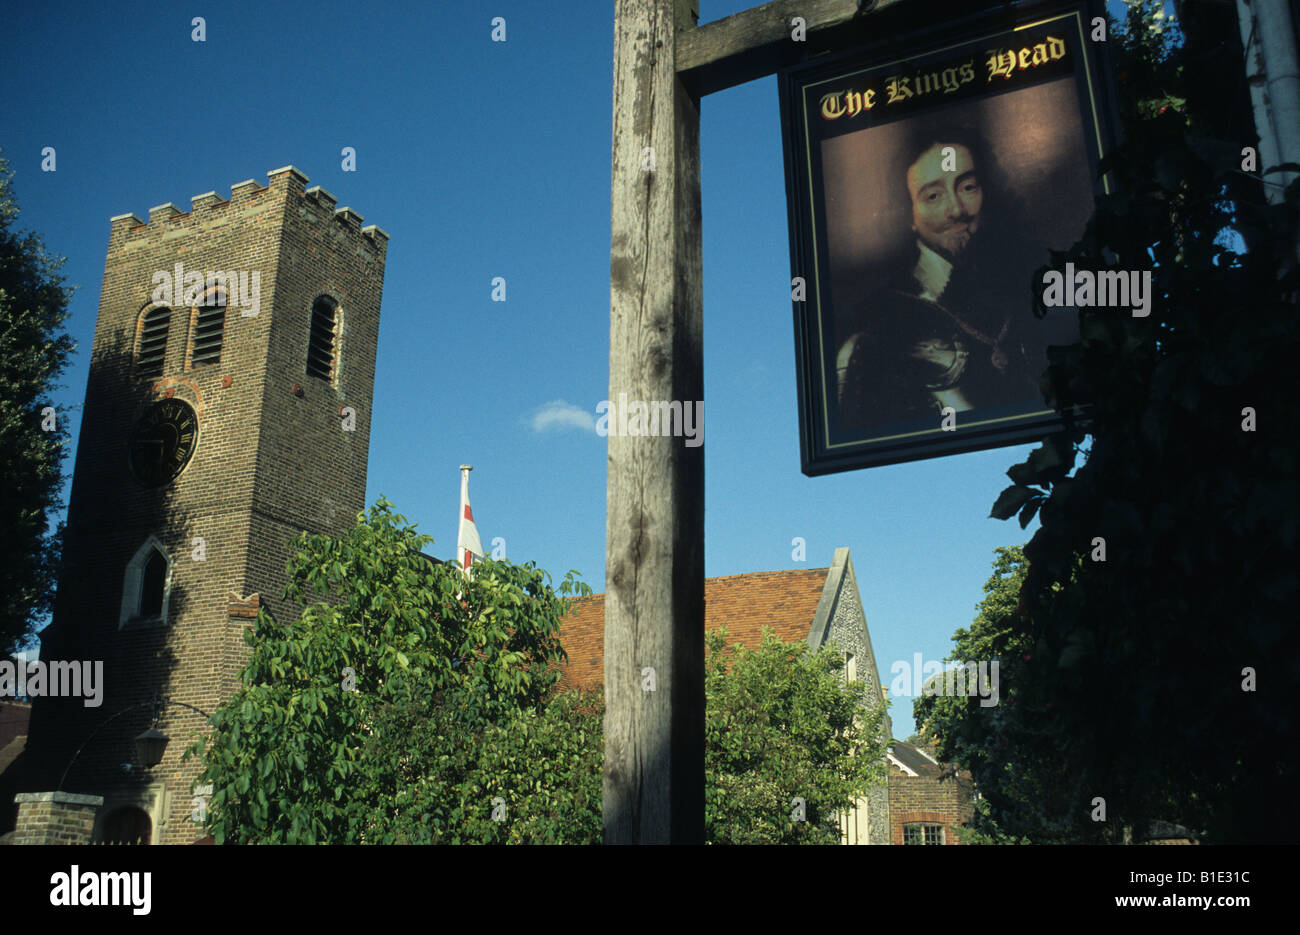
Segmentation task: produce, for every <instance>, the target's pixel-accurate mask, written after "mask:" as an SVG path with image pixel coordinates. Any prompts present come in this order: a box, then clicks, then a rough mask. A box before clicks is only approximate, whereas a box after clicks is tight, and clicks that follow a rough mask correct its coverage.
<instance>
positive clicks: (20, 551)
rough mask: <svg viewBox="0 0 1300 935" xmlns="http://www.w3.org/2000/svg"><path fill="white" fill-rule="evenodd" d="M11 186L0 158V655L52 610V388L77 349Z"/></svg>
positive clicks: (55, 533)
mask: <svg viewBox="0 0 1300 935" xmlns="http://www.w3.org/2000/svg"><path fill="white" fill-rule="evenodd" d="M12 182H13V171H12V170H11V169H10V168H9V163H8V162H7V161H6V160H5V159H4V158H3V157H0V458H3V459H4V471H3V476H4V481H3V484H4V489H3V491H2V492H0V529H3V530H4V536H3V537H2V541H0V656H2V655H8V654H9V653H10V652H12V651H14V650H15V649H18V648H20V647H21V646H23V645H24V644H26V643H27V642H28V641H29V640H30V639H31V637H32V636H33V635H34V634H35V627H36V625H37V623H38V621H39V620H40V618H41V617H42V616H44V615H46V614H48V613H49V612H50V610H51V609H52V608H53V602H54V589H55V584H56V580H57V570H58V562H59V554H60V551H61V549H60V544H61V542H62V534H63V526H62V524H61V523H60V524H58V526H57V528H54V529H51V526H52V525H53V520H54V516H55V514H56V513H57V511H58V510H59V508H60V507H61V505H62V504H61V502H60V499H59V496H60V493H61V491H62V489H63V455H64V451H65V448H66V446H67V443H68V437H69V436H68V428H67V419H68V417H67V413H65V412H57V411H55V407H54V403H53V400H52V398H51V392H52V391H53V390H54V389H55V388H56V386H57V384H56V383H55V382H54V381H55V380H56V379H57V378H58V377H59V375H60V374H62V373H63V370H64V368H65V367H66V366H67V363H68V358H69V356H70V355H71V354H72V351H73V350H74V349H75V346H74V345H73V343H72V339H71V338H70V337H69V336H68V335H67V334H66V333H64V332H63V330H62V329H63V324H64V322H65V320H66V319H67V317H68V301H69V299H70V298H71V296H72V289H70V288H66V287H64V285H63V277H62V276H61V275H59V273H58V270H59V268H60V267H61V266H62V265H63V259H62V258H61V257H52V256H50V255H49V254H47V253H46V252H45V245H44V242H43V241H42V239H41V237H40V236H39V235H37V234H35V233H32V232H31V231H25V232H19V231H17V230H15V229H14V224H15V222H16V221H17V219H18V213H19V212H18V203H17V201H16V200H15V198H14V194H13V186H12ZM47 407H49V408H48V409H47Z"/></svg>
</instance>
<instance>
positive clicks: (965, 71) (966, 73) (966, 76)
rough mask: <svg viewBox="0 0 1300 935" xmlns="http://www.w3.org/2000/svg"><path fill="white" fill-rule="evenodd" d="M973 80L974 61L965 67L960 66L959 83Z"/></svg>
mask: <svg viewBox="0 0 1300 935" xmlns="http://www.w3.org/2000/svg"><path fill="white" fill-rule="evenodd" d="M974 80H975V61H974V59H972V60H971V61H969V62H967V63H966V64H965V65H963V66H961V83H962V84H965V83H966V82H968V81H974Z"/></svg>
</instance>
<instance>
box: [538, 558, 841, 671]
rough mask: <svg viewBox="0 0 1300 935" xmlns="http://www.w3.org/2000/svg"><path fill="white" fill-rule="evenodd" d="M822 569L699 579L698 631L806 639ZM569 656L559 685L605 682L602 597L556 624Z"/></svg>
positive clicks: (753, 642) (750, 641) (751, 643)
mask: <svg viewBox="0 0 1300 935" xmlns="http://www.w3.org/2000/svg"><path fill="white" fill-rule="evenodd" d="M829 570H830V569H828V568H807V569H798V570H795V571H759V572H753V573H751V574H747V575H728V576H726V577H723V578H708V579H706V580H705V582H704V629H705V630H716V629H718V628H719V627H724V626H725V627H726V628H727V634H728V643H729V644H731V645H735V644H737V643H743V644H744V645H745V646H747V647H748V648H750V649H756V648H758V645H759V643H761V642H762V639H763V635H762V634H763V628H764V627H770V628H771V629H772V631H773V632H774V634H775V635H776V638H777V639H779V640H781V641H782V642H785V643H793V642H802V641H804V640H807V639H808V632H809V630H810V629H811V628H812V622H813V616H814V615H815V614H816V612H817V603H818V601H819V600H821V596H822V588H823V586H824V585H825V584H826V574H827V572H828V571H829ZM560 642H561V643H562V644H563V645H564V649H565V652H567V653H568V654H569V665H568V667H567V668H566V669H565V670H564V673H563V676H562V678H561V681H560V688H561V689H566V688H596V687H599V686H600V685H602V684H604V680H605V595H603V594H597V595H594V596H592V597H589V598H584V599H582V600H580V601H577V602H576V603H575V605H574V610H573V613H572V614H569V615H566V616H565V617H564V619H563V621H562V622H561V624H560Z"/></svg>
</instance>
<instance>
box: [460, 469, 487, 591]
mask: <svg viewBox="0 0 1300 935" xmlns="http://www.w3.org/2000/svg"><path fill="white" fill-rule="evenodd" d="M472 470H474V469H473V468H472V467H470V466H469V465H468V464H462V465H461V466H460V530H459V532H458V533H457V534H456V557H457V558H458V559H459V560H460V567H461V569H462V570H464V572H465V574H466V575H467V576H468V575H469V566H470V563H471V562H473V561H474V558H475V557H478V558H482V557H483V543H482V541H481V540H480V539H479V537H478V527H477V526H475V525H474V511H473V510H471V509H470V508H469V472H470V471H472Z"/></svg>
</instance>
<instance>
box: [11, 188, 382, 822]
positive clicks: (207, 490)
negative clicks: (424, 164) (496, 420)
mask: <svg viewBox="0 0 1300 935" xmlns="http://www.w3.org/2000/svg"><path fill="white" fill-rule="evenodd" d="M306 183H307V177H306V176H304V175H303V174H302V173H301V172H299V171H298V170H297V169H294V168H292V167H286V168H283V169H278V170H276V171H274V172H271V173H270V175H269V185H268V186H262V185H259V184H258V183H256V182H254V181H252V180H249V181H246V182H241V183H239V184H238V185H235V186H234V187H233V189H232V192H231V198H230V200H229V201H227V200H225V199H223V198H221V197H220V196H218V195H217V194H216V193H215V192H208V193H207V194H204V195H198V196H196V197H195V198H193V199H192V208H191V210H190V211H189V212H188V213H182V212H180V211H179V210H178V209H177V208H176V207H175V206H173V205H171V204H165V205H161V206H159V207H157V208H153V209H151V210H150V212H149V221H148V223H144V222H142V221H141V220H140V219H139V218H137V217H136V216H135V215H132V214H127V215H122V216H119V217H115V218H113V219H112V230H111V233H110V235H109V245H108V258H107V262H106V263H105V268H104V285H103V292H102V294H101V296H100V305H99V321H98V324H97V326H96V328H95V339H94V348H93V351H92V360H91V366H90V379H89V385H88V387H87V390H86V404H85V408H84V411H83V415H82V423H81V435H80V441H79V444H78V448H77V459H76V469H75V474H74V478H73V487H72V496H71V501H70V503H69V509H68V521H67V533H66V541H65V547H64V570H63V574H62V579H61V581H60V584H59V592H58V598H57V603H56V607H55V613H54V621H53V623H51V625H50V626H49V627H48V628H47V629H46V630H45V632H44V633H43V634H42V650H41V658H42V659H43V660H49V661H54V660H92V661H96V660H102V661H103V664H104V665H103V686H102V703H101V704H100V706H98V707H87V706H85V704H84V703H83V699H81V698H71V699H69V698H59V699H55V698H40V699H37V700H36V703H35V705H34V706H33V711H32V723H31V730H30V737H29V741H28V747H27V752H26V753H25V754H24V755H23V760H22V765H21V773H20V780H19V781H20V783H21V785H20V786H19V789H20V790H21V791H24V792H28V793H38V795H30V794H29V795H19V796H18V797H17V799H18V801H19V802H20V803H22V802H24V801H25V802H27V803H29V804H22V805H20V806H19V809H20V810H19V816H18V828H17V832H18V833H17V836H16V840H15V843H22V842H23V841H25V840H26V841H35V840H38V839H41V838H40V837H39V834H37V833H36V832H33V831H32V825H33V823H40V822H45V823H46V824H50V822H51V819H50V818H49V817H48V816H49V815H50V810H51V809H52V808H53V809H54V811H55V812H57V811H58V809H59V807H60V806H59V805H58V803H60V802H64V803H71V805H69V806H68V807H69V808H72V809H73V810H76V809H77V808H80V810H81V816H80V820H81V821H82V823H83V824H84V825H85V826H87V827H89V826H90V824H91V821H92V818H91V817H90V816H91V815H92V814H93V828H94V835H95V837H96V838H97V839H106V840H122V839H128V838H138V837H144V838H146V839H147V840H149V841H152V842H154V843H168V844H170V843H189V842H191V841H194V840H195V839H196V838H198V837H200V836H201V834H202V831H201V830H200V827H199V826H198V825H197V824H195V822H194V820H193V818H192V812H193V810H194V807H195V806H194V803H193V798H194V794H195V792H194V788H193V784H194V779H195V777H196V776H197V774H198V772H199V763H198V762H197V761H196V760H195V759H190V760H189V761H188V762H185V763H182V762H181V755H182V753H183V752H184V750H185V748H186V747H187V746H188V745H189V743H190V742H191V741H192V740H193V739H194V738H195V736H197V735H198V733H199V732H200V730H201V728H202V726H203V720H204V719H203V718H202V717H201V716H200V715H199V714H197V713H195V712H193V711H191V710H189V709H188V708H186V707H183V706H181V705H180V704H170V705H166V706H164V707H163V708H161V709H160V717H159V720H158V722H157V727H158V729H159V730H161V731H162V732H164V733H165V734H166V735H167V736H168V737H170V738H171V739H170V742H169V744H168V746H167V748H166V753H165V755H164V757H163V759H162V761H161V762H160V763H159V764H158V765H156V766H154V767H153V768H152V769H146V768H144V766H143V765H142V764H141V763H140V762H139V760H138V758H137V756H136V754H135V750H134V746H133V738H135V737H136V736H137V735H138V734H140V733H141V732H142V731H144V730H145V729H146V728H148V727H150V725H151V724H152V722H153V711H154V706H153V705H152V704H150V700H151V699H152V698H154V696H155V695H162V696H164V697H166V698H167V699H169V700H170V701H172V702H179V703H184V704H185V705H192V706H194V707H195V708H198V709H201V710H203V711H205V712H207V713H209V714H210V713H211V712H212V711H214V710H215V709H216V708H217V706H219V705H220V704H221V703H222V702H223V701H225V700H226V699H227V698H229V697H230V696H231V695H232V694H233V693H234V691H235V689H236V686H237V681H238V673H239V670H240V668H241V667H242V665H243V664H244V662H245V661H246V659H247V654H248V648H247V647H246V646H245V644H244V642H243V636H242V633H243V630H244V628H245V627H246V626H248V625H249V624H250V622H251V618H252V617H254V616H256V612H257V608H258V607H259V606H263V607H266V608H267V609H268V610H269V611H270V613H271V614H272V616H273V617H274V619H276V620H277V621H279V622H281V623H292V622H293V620H294V619H295V618H296V614H295V613H294V612H293V608H292V606H291V605H289V604H287V603H286V602H283V601H281V600H280V595H281V594H282V593H283V588H284V586H285V584H286V580H287V579H286V574H285V564H286V562H287V561H288V559H289V556H290V547H289V543H290V540H291V539H292V538H293V537H294V536H295V535H297V534H299V533H300V532H302V531H304V530H306V531H308V532H312V533H329V534H335V535H342V534H344V533H345V532H346V530H347V529H349V528H350V527H351V526H352V524H353V522H354V519H355V516H356V514H357V513H358V512H359V511H360V510H362V509H363V508H364V506H365V502H364V500H365V485H366V461H367V453H368V450H369V445H370V422H371V419H370V416H371V402H372V396H373V391H374V380H375V355H376V350H377V345H378V335H379V305H380V296H381V293H382V290H383V278H384V260H385V253H386V249H387V244H388V235H387V234H386V233H384V231H382V230H381V229H380V228H378V227H376V226H374V225H370V226H367V227H362V226H361V220H362V219H361V216H360V215H358V214H357V213H356V212H354V211H352V210H351V209H349V208H337V209H336V208H335V199H334V197H333V196H332V195H330V194H329V193H328V192H326V191H324V190H323V189H321V188H320V187H314V188H311V189H306V188H305V185H306ZM200 279H201V281H200ZM110 719H111V720H110ZM105 722H107V723H105ZM78 747H81V751H80V753H79V754H78V755H77V756H76V761H75V764H74V765H73V766H72V768H71V769H70V770H68V772H67V776H66V779H64V780H63V781H62V784H61V786H60V785H59V783H60V776H61V775H62V774H63V772H64V770H65V769H67V768H68V765H69V763H70V761H72V760H73V756H74V753H76V751H77V750H78ZM56 788H58V789H59V792H58V794H57V795H55V796H53V804H51V796H50V793H51V792H53V791H54V790H56ZM199 791H200V792H201V791H202V790H199ZM97 797H102V799H103V803H102V805H100V804H98V803H97V801H96V798H97ZM24 809H27V810H28V811H27V812H26V818H25V817H24V814H25V813H24V811H23V810H24ZM64 817H65V818H66V815H65V816H64ZM57 821H58V819H57V816H56V818H55V820H54V823H56V824H57ZM50 839H51V838H49V837H46V838H44V840H50Z"/></svg>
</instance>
